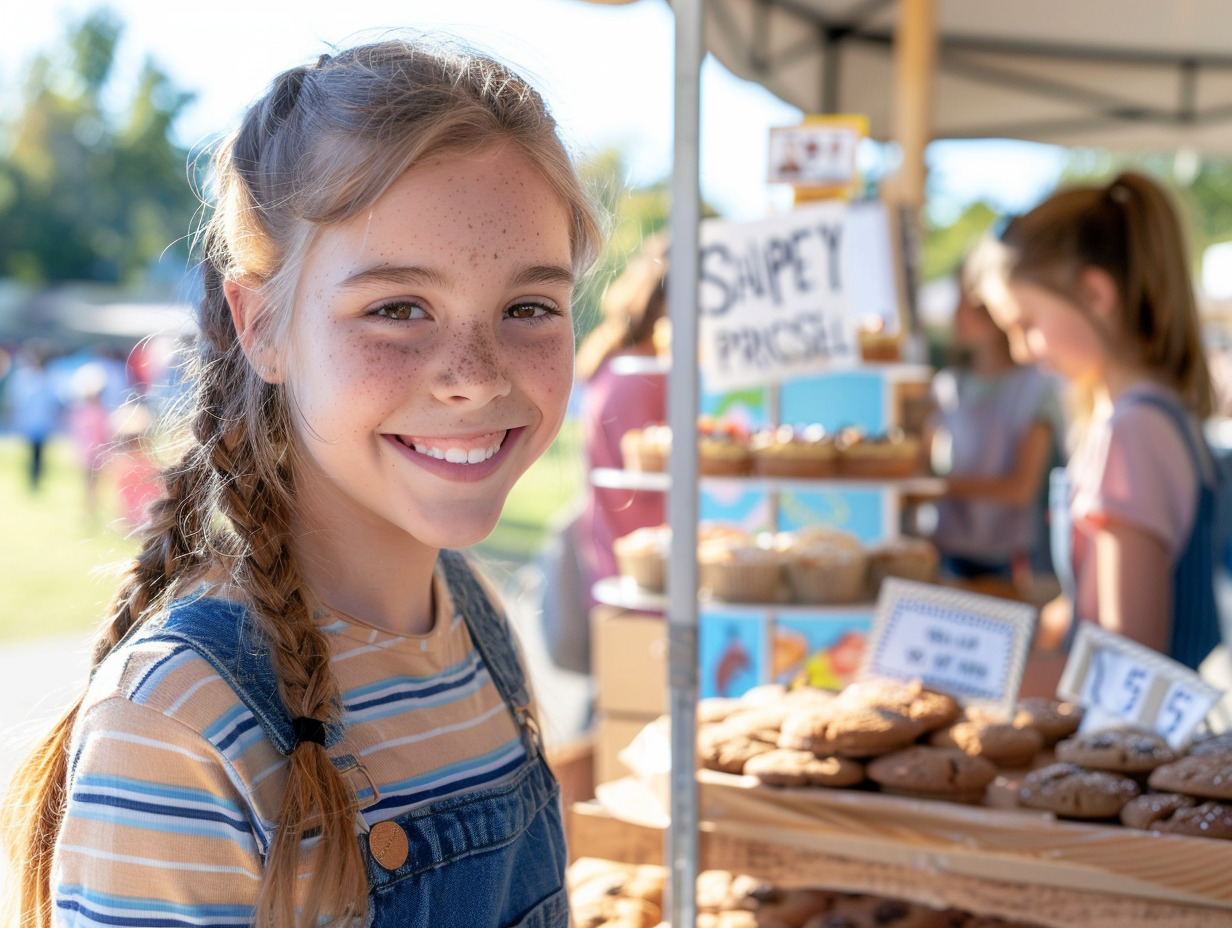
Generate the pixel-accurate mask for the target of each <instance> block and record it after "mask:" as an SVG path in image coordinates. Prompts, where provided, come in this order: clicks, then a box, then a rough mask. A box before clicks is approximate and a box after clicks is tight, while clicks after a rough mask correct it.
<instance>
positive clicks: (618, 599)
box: [591, 577, 877, 616]
mask: <svg viewBox="0 0 1232 928" xmlns="http://www.w3.org/2000/svg"><path fill="white" fill-rule="evenodd" d="M591 593H592V594H593V595H594V597H595V599H597V600H598V601H599V602H601V603H603V604H604V605H607V606H619V607H621V608H623V609H634V610H636V611H638V612H666V611H667V596H665V595H664V594H662V593H652V592H651V591H650V590H647V589H643V588H642V587H640V586H638V585H637V584H636V583H634V582H633V580H632V579H631V578H629V577H606V578H604V579H603V580H600V581H598V582H597V583H596V584H595V585H594V587H592V588H591ZM697 607H698V609H699V610H701V611H702V612H707V613H712V614H719V615H724V614H732V615H736V614H741V615H743V614H747V613H749V612H773V613H775V614H777V615H786V616H790V615H826V614H833V615H851V614H852V613H865V612H867V613H870V614H871V613H872V612H874V611H875V610H876V608H877V604H876V603H873V602H857V603H840V604H837V605H833V604H824V605H823V604H820V603H811V604H810V603H733V602H728V601H726V600H720V599H710V598H708V597H706V596H704V595H703V596H699V597H698V600H697Z"/></svg>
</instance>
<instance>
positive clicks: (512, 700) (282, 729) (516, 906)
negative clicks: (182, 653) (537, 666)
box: [134, 551, 569, 928]
mask: <svg viewBox="0 0 1232 928" xmlns="http://www.w3.org/2000/svg"><path fill="white" fill-rule="evenodd" d="M440 560H441V565H442V569H443V573H444V578H445V581H446V584H447V585H448V587H449V592H450V595H451V596H452V597H453V602H454V608H455V610H456V611H457V612H458V613H459V614H460V615H461V616H462V617H463V618H464V619H465V621H466V625H467V628H468V630H469V631H470V635H471V639H472V640H473V641H474V643H475V647H476V649H477V650H478V651H479V656H480V657H481V658H482V660H483V662H484V663H485V664H486V665H487V668H488V672H489V673H490V674H491V677H492V681H493V683H494V684H495V685H496V688H497V690H498V691H499V692H500V694H501V696H502V698H503V699H504V700H505V703H506V705H507V706H508V707H509V711H510V713H511V714H512V715H513V717H514V719H515V721H516V722H517V724H518V727H519V729H520V730H521V732H522V737H523V741H524V743H525V745H526V753H527V759H526V762H525V764H524V765H523V767H522V769H521V770H520V771H519V772H518V773H517V774H516V776H514V778H513V779H512V780H511V781H509V782H506V783H503V784H501V785H500V786H494V787H490V788H483V789H480V790H477V791H475V792H472V793H467V794H465V795H462V796H454V797H451V798H448V799H443V800H440V801H438V802H434V803H430V804H428V805H426V806H422V807H419V808H415V809H412V810H411V811H409V812H406V813H405V814H403V815H401V816H400V817H398V818H396V819H394V822H396V823H397V825H399V826H400V827H401V829H402V830H403V832H404V833H405V835H406V838H407V843H408V844H409V847H410V852H409V853H408V854H407V856H406V860H405V862H404V863H402V864H401V865H400V866H397V867H396V868H395V869H392V870H390V869H386V868H385V867H383V866H382V865H381V864H380V863H379V862H378V861H377V859H376V857H374V855H373V854H372V852H371V850H370V849H369V846H368V828H367V826H366V825H365V824H363V820H362V818H361V819H360V822H359V826H358V830H359V831H360V834H359V844H360V848H361V850H362V852H363V856H364V862H365V866H366V868H367V871H368V885H369V887H370V894H369V911H368V922H367V924H368V925H369V926H372V928H394V926H397V928H415V926H432V928H455V926H456V928H483V926H492V928H506V926H518V928H541V926H542V928H566V926H567V925H568V923H569V905H568V898H567V895H566V892H565V886H564V869H565V839H564V828H563V826H562V823H561V809H560V797H559V792H560V790H559V787H558V785H557V783H556V780H555V778H554V777H553V776H552V773H551V771H550V770H549V769H548V766H547V764H546V762H545V761H544V758H543V751H542V745H541V743H540V740H539V735H538V731H537V729H536V727H535V724H534V721H533V720H532V719H531V717H530V715H529V713H528V711H527V705H528V703H529V696H528V693H527V690H526V684H525V679H524V677H523V674H522V666H521V663H520V661H519V659H518V655H517V653H516V651H515V650H514V647H513V644H512V641H511V639H510V637H509V631H508V628H507V627H506V625H505V623H504V621H503V620H502V619H501V618H500V617H499V616H498V614H497V613H496V610H495V609H494V608H493V607H492V604H491V602H490V601H489V599H488V597H487V594H486V593H485V591H484V590H483V588H482V587H481V586H480V585H479V583H478V582H477V581H476V579H475V577H474V575H473V574H472V573H471V571H470V568H469V567H468V566H467V564H466V561H465V559H464V558H463V557H462V555H461V554H458V553H457V552H454V551H442V552H441V553H440ZM256 634H257V633H256V631H255V629H254V628H253V625H252V623H251V622H250V621H248V620H247V611H246V610H245V608H244V607H243V606H241V605H238V604H236V603H231V602H228V601H226V600H220V599H206V598H197V599H184V600H178V601H176V602H175V603H173V604H172V605H171V607H170V609H168V610H167V613H166V616H165V618H163V619H162V620H154V621H152V622H150V623H147V624H146V625H145V626H142V627H141V628H140V629H138V630H137V634H136V635H135V636H134V640H142V641H175V642H179V643H183V644H187V645H190V646H191V647H192V648H193V649H194V650H195V651H196V652H198V653H199V654H200V655H201V656H202V657H204V658H205V659H206V660H208V661H209V662H210V664H212V665H213V666H214V669H215V670H217V671H218V673H219V674H220V675H221V676H222V678H223V679H224V680H226V681H227V682H228V683H230V685H231V687H232V688H233V689H234V690H235V692H236V693H237V694H238V695H239V697H240V699H241V700H243V702H244V704H245V705H246V706H247V707H248V709H249V710H250V711H251V712H252V713H253V715H254V716H255V717H256V721H255V722H253V724H254V725H255V724H260V725H261V727H262V728H264V729H265V734H266V735H267V736H268V737H269V739H270V741H271V742H273V744H274V745H275V747H277V748H278V750H279V752H281V753H282V754H284V755H287V754H290V752H291V750H292V749H293V747H294V735H293V733H292V726H291V719H290V716H289V715H288V713H287V711H286V709H285V708H284V707H283V704H282V701H281V699H280V698H279V695H278V685H277V681H276V679H275V676H274V671H273V668H272V666H271V664H270V660H269V652H268V649H267V648H265V647H263V646H261V644H260V643H259V640H257V639H256ZM342 734H343V733H342V730H341V728H340V727H338V726H332V727H330V728H328V729H327V731H326V747H327V748H332V747H334V746H335V745H336V744H337V743H338V742H339V741H340V740H341V738H342ZM334 763H335V764H336V765H337V766H338V767H339V769H341V770H343V771H344V772H345V771H348V770H354V769H356V763H355V759H354V758H353V757H351V756H349V755H347V756H342V757H335V758H334ZM255 818H256V817H255V816H254V819H255ZM385 827H388V826H385ZM256 830H258V831H264V832H265V833H264V834H258V835H257V840H258V843H259V845H260V846H261V847H262V848H263V849H265V848H268V847H269V843H270V841H271V840H272V837H273V831H272V826H271V824H270V823H268V822H259V823H256Z"/></svg>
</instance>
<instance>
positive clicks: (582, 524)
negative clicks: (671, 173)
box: [535, 235, 667, 674]
mask: <svg viewBox="0 0 1232 928" xmlns="http://www.w3.org/2000/svg"><path fill="white" fill-rule="evenodd" d="M666 286H667V238H666V236H664V235H656V236H651V237H649V238H647V239H646V241H645V242H644V243H643V247H642V250H641V251H640V252H639V253H638V254H637V255H636V256H635V257H633V258H632V259H631V260H630V261H629V263H628V264H627V265H626V267H625V270H624V272H623V273H622V274H621V275H620V276H619V277H618V278H617V279H616V280H614V281H613V282H612V283H611V285H610V286H609V287H608V289H607V291H606V292H605V293H604V296H603V301H602V306H601V311H602V314H603V318H602V320H601V321H600V323H599V325H598V326H596V327H595V328H594V330H592V331H591V333H590V334H589V335H588V336H587V337H586V338H585V339H584V340H583V341H582V344H581V345H580V346H579V347H578V353H577V364H576V378H577V384H578V386H579V387H580V388H581V390H582V394H581V415H580V419H581V428H582V451H583V454H584V456H585V464H586V467H587V469H588V471H589V470H590V469H593V468H596V467H613V468H619V467H622V466H623V461H622V459H621V453H620V438H621V436H622V435H624V433H625V432H627V431H628V430H629V429H635V428H641V427H643V426H646V425H650V424H652V423H659V422H663V421H664V419H665V418H666V417H667V376H666V374H663V373H636V374H619V373H617V372H616V371H614V370H613V362H615V361H616V360H617V359H618V358H622V357H634V358H646V359H649V358H652V357H653V356H654V355H655V346H654V330H655V324H656V323H657V322H659V321H660V320H663V319H665V318H666V307H667V299H666ZM663 506H664V500H663V494H662V493H647V492H640V493H639V492H636V491H632V490H615V489H608V488H601V487H595V486H592V485H589V484H588V490H587V494H586V497H585V499H584V500H583V503H582V508H581V511H580V512H579V513H578V514H577V515H576V516H575V517H574V518H573V519H572V520H571V521H569V522H567V523H566V524H565V525H563V526H562V527H561V528H560V529H559V530H558V531H557V532H556V533H555V534H554V535H553V536H552V538H551V539H550V540H549V541H548V543H547V545H545V547H544V550H543V551H542V552H541V553H540V555H539V558H538V560H537V564H536V570H535V575H536V585H537V587H538V590H539V592H538V604H539V617H540V626H541V628H542V630H543V639H544V644H545V646H546V648H547V652H548V655H549V656H550V657H551V659H552V661H553V663H555V664H556V665H557V666H558V667H560V668H561V669H564V670H568V671H572V672H574V673H580V674H586V673H589V672H590V611H591V609H593V608H594V606H595V605H596V601H595V598H594V595H593V593H592V589H593V587H594V584H595V582H596V581H597V580H600V579H602V578H604V577H611V576H615V575H616V573H617V569H616V555H615V554H614V553H613V551H612V543H613V542H614V541H615V540H616V539H617V538H620V537H621V536H622V535H627V534H629V533H630V532H632V531H633V530H634V529H638V528H643V527H645V526H648V525H659V524H661V523H662V522H663V513H664V508H663Z"/></svg>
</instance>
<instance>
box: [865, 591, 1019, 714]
mask: <svg viewBox="0 0 1232 928" xmlns="http://www.w3.org/2000/svg"><path fill="white" fill-rule="evenodd" d="M1034 632H1035V609H1034V607H1032V606H1029V605H1026V604H1025V603H1018V602H1013V601H1011V600H1007V599H997V598H996V597H993V596H984V595H982V594H979V593H967V592H963V591H961V590H953V589H949V588H948V587H940V586H933V585H931V584H928V583H916V582H914V581H911V580H900V579H897V578H889V579H886V580H885V581H883V582H882V584H881V594H880V595H879V596H878V597H877V612H876V615H875V617H874V619H873V630H872V634H871V635H870V638H869V648H868V652H867V655H866V657H865V662H864V665H863V666H862V667H861V670H860V675H861V676H862V677H866V676H880V677H894V678H896V679H899V680H921V681H922V682H923V683H925V684H926V685H928V686H930V687H933V688H934V689H938V690H941V691H943V692H946V693H949V694H950V695H952V696H954V697H955V698H957V699H959V700H960V701H961V702H963V703H964V704H966V705H987V706H990V707H999V708H1002V709H1004V710H1005V711H1007V712H1008V711H1009V710H1010V709H1011V708H1012V707H1013V705H1014V702H1015V701H1016V700H1017V698H1018V687H1019V686H1020V685H1021V684H1022V669H1023V666H1024V665H1025V663H1026V660H1027V651H1028V649H1029V648H1030V644H1031V636H1032V635H1033V634H1034Z"/></svg>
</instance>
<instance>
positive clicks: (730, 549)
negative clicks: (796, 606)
mask: <svg viewBox="0 0 1232 928" xmlns="http://www.w3.org/2000/svg"><path fill="white" fill-rule="evenodd" d="M697 577H698V586H700V587H701V588H702V589H703V590H708V591H709V592H710V595H711V596H714V597H717V598H719V599H726V600H730V601H732V602H743V603H773V602H778V599H779V588H780V586H781V584H782V577H783V556H782V555H781V554H780V553H778V552H777V551H774V550H772V549H770V548H767V547H761V546H759V545H757V544H755V543H753V541H752V539H746V540H739V539H736V538H726V539H710V540H707V541H703V542H699V544H698V546H697Z"/></svg>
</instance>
